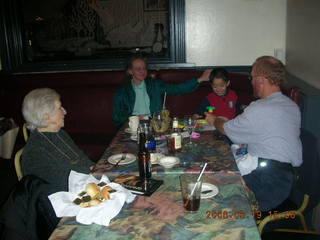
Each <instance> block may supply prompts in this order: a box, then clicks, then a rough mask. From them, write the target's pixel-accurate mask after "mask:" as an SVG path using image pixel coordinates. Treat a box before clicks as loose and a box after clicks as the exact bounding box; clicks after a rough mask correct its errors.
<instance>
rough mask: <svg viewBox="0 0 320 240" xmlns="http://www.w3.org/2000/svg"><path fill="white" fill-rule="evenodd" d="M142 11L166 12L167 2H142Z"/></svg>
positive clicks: (150, 0)
mask: <svg viewBox="0 0 320 240" xmlns="http://www.w3.org/2000/svg"><path fill="white" fill-rule="evenodd" d="M143 9H144V11H167V10H168V0H143Z"/></svg>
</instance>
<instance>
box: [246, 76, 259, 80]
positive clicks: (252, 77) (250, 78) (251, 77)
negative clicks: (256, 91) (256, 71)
mask: <svg viewBox="0 0 320 240" xmlns="http://www.w3.org/2000/svg"><path fill="white" fill-rule="evenodd" d="M259 76H260V75H255V76H252V75H249V76H248V79H249V81H252V80H253V79H254V78H256V77H259Z"/></svg>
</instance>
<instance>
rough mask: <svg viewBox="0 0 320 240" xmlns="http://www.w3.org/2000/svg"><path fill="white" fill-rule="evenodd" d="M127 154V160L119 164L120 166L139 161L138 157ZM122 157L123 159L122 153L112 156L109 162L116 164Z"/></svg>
mask: <svg viewBox="0 0 320 240" xmlns="http://www.w3.org/2000/svg"><path fill="white" fill-rule="evenodd" d="M125 154H126V158H125V159H123V160H122V161H121V162H119V165H126V164H129V163H132V162H134V161H135V160H136V159H137V158H136V156H135V155H133V154H131V153H125ZM121 157H122V153H120V154H115V155H112V156H110V157H109V158H108V162H109V163H111V164H116V163H117V162H118V161H119V160H120V159H121Z"/></svg>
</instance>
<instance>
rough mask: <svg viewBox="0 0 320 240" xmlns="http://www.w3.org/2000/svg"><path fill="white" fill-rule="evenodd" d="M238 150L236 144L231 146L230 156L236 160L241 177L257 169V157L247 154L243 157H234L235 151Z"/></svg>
mask: <svg viewBox="0 0 320 240" xmlns="http://www.w3.org/2000/svg"><path fill="white" fill-rule="evenodd" d="M238 148H240V146H239V145H237V144H232V145H231V150H232V154H233V156H234V159H235V160H236V163H237V166H238V168H239V171H240V174H241V176H244V175H247V174H249V173H251V172H252V171H253V170H255V169H256V168H257V167H258V157H256V156H252V155H250V153H247V154H245V155H236V151H237V149H238Z"/></svg>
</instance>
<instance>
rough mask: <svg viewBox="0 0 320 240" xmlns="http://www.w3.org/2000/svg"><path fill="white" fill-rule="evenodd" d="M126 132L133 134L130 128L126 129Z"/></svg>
mask: <svg viewBox="0 0 320 240" xmlns="http://www.w3.org/2000/svg"><path fill="white" fill-rule="evenodd" d="M124 132H125V133H130V134H132V131H131V129H130V128H125V129H124Z"/></svg>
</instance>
